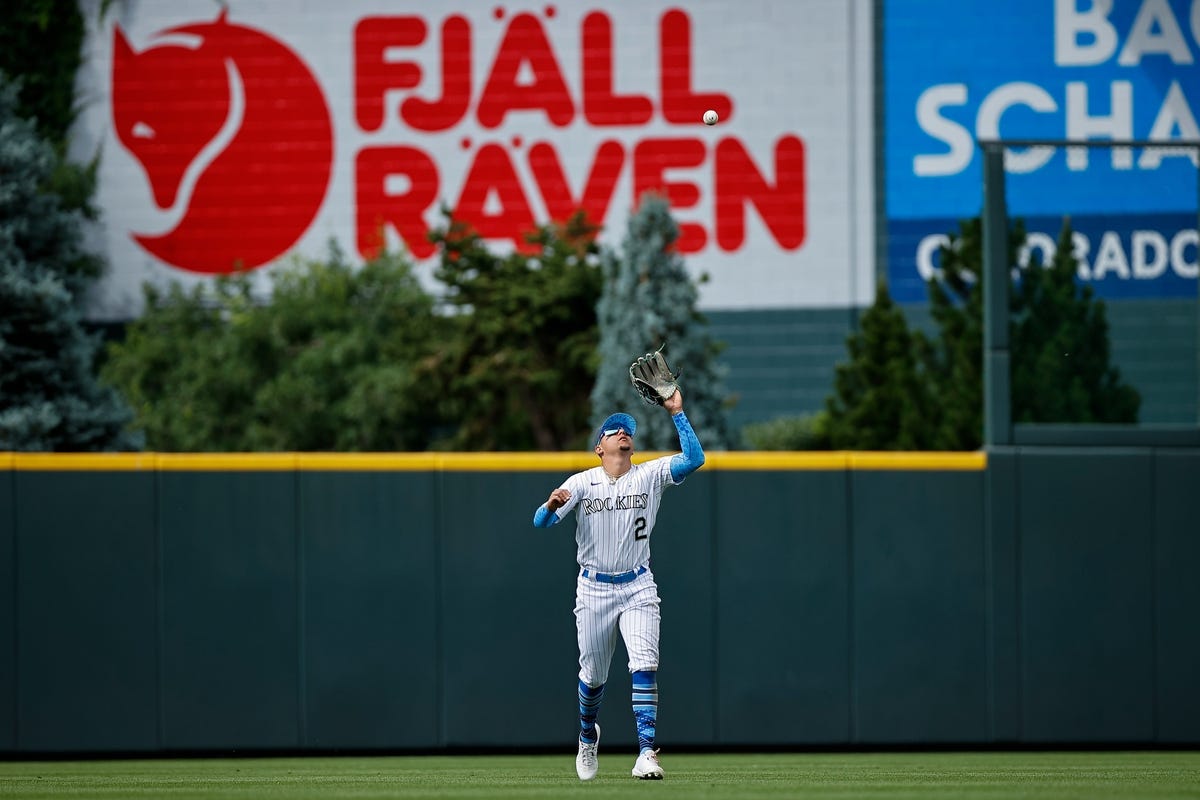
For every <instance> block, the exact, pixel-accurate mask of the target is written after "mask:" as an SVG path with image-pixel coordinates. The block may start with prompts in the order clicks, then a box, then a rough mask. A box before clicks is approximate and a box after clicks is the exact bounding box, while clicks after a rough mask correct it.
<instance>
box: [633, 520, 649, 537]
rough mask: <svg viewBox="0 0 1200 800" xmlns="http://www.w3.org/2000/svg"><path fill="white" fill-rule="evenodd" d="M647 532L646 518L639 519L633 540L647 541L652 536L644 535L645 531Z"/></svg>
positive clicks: (634, 527) (635, 525)
mask: <svg viewBox="0 0 1200 800" xmlns="http://www.w3.org/2000/svg"><path fill="white" fill-rule="evenodd" d="M645 530H646V518H645V517H638V518H637V520H636V521H635V522H634V525H633V538H634V539H645V538H646V537H647V536H649V535H650V534H648V533H643V531H645Z"/></svg>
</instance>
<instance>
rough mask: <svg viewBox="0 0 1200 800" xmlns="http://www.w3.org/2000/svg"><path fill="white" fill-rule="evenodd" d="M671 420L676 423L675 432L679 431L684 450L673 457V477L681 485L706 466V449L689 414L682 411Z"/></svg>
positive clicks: (680, 443)
mask: <svg viewBox="0 0 1200 800" xmlns="http://www.w3.org/2000/svg"><path fill="white" fill-rule="evenodd" d="M671 420H672V421H673V422H674V423H675V430H677V431H679V445H680V446H681V447H682V448H683V452H682V453H679V454H678V455H674V456H671V477H672V478H673V479H674V480H675V482H676V483H679V482H680V481H682V480H683V479H684V478H686V477H687V476H688V475H691V474H692V473H693V472H695V471H696V470H698V469H700V468H701V467H703V466H704V448H703V447H701V446H700V440H699V439H697V438H696V432H695V431H694V430H692V424H691V423H690V422H688V418H687V414H684V413H683V412H682V411H680V412H679V413H678V414H675V415H674V416H672V417H671Z"/></svg>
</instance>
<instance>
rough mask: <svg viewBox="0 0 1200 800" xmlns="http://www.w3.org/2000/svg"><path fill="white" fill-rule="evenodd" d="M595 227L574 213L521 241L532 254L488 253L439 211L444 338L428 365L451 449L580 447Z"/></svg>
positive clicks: (591, 355) (589, 374) (589, 357)
mask: <svg viewBox="0 0 1200 800" xmlns="http://www.w3.org/2000/svg"><path fill="white" fill-rule="evenodd" d="M596 232H597V228H596V227H595V226H594V225H592V224H590V223H589V222H588V221H587V220H586V218H585V217H584V216H583V215H582V214H581V213H580V214H576V215H575V216H574V217H572V218H571V219H570V220H568V221H567V222H565V223H562V224H547V225H543V226H541V227H540V228H539V229H538V230H537V231H535V232H533V233H532V234H531V235H530V241H532V242H533V243H534V244H536V245H537V250H536V252H534V253H532V254H523V253H519V252H513V253H511V254H508V255H504V256H502V255H496V254H494V253H492V252H491V251H489V250H488V249H487V248H486V247H485V245H484V243H483V241H482V239H481V238H480V237H479V235H478V234H477V233H476V232H474V231H473V230H472V229H471V228H470V226H468V225H467V224H466V223H464V222H462V221H460V220H454V219H453V218H452V217H450V215H449V214H447V221H446V225H445V226H444V227H443V228H442V229H440V230H437V231H434V232H433V234H432V238H433V240H434V241H435V242H436V243H437V244H438V246H439V249H440V251H441V254H440V262H439V265H438V268H437V270H436V271H435V276H436V277H437V278H438V279H439V280H440V281H442V282H443V283H444V284H445V285H446V287H447V295H446V298H445V299H446V302H447V303H448V304H449V306H450V308H451V309H452V310H453V312H454V313H453V314H451V321H452V323H453V326H454V327H453V333H452V334H450V335H449V336H448V337H447V338H446V340H445V344H444V347H443V349H442V351H441V352H440V353H439V354H438V356H437V358H436V372H437V374H438V376H439V379H438V382H439V384H440V385H442V386H444V387H445V389H446V391H445V392H444V394H443V395H442V397H443V405H442V414H443V416H444V417H446V418H448V419H452V420H455V421H456V422H457V430H456V431H455V432H454V433H453V434H452V435H451V436H450V437H449V438H448V439H446V440H444V441H443V444H444V446H446V447H449V448H452V449H459V450H509V451H521V450H563V449H577V448H579V447H581V446H583V444H584V441H585V440H586V438H587V435H588V433H587V431H588V396H589V393H590V392H591V389H592V382H593V380H594V375H595V364H596V337H597V333H596V311H595V308H596V301H597V299H598V297H599V296H600V284H601V274H600V270H599V268H598V267H597V265H596V257H597V248H596V244H595V236H596Z"/></svg>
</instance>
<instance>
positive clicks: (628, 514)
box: [555, 456, 676, 574]
mask: <svg viewBox="0 0 1200 800" xmlns="http://www.w3.org/2000/svg"><path fill="white" fill-rule="evenodd" d="M675 483H676V481H675V480H674V479H673V478H672V477H671V456H662V457H661V458H656V459H654V460H653V461H647V462H645V463H642V464H634V465H632V466H631V467H630V468H629V471H628V472H626V473H625V474H624V475H622V476H621V477H619V478H615V479H614V478H610V477H609V475H608V473H606V472H605V471H604V467H602V466H598V467H593V468H592V469H589V470H585V471H583V472H578V473H576V474H574V475H572V476H571V477H570V478H567V480H566V482H565V483H564V484H563V485H562V486H561V487H559V488H562V489H566V490H567V491H568V492H570V493H571V499H570V500H568V501H567V502H566V503H565V504H563V506H562V507H561V508H559V509H558V511H557V512H555V513H557V514H558V516H559V518H563V517H565V516H566V515H567V514H568V513H570V511H571V510H572V509H574V510H575V516H576V523H575V544H576V546H577V555H576V558H577V560H578V561H579V566H581V567H583V568H584V569H588V570H594V571H596V572H602V573H609V574H615V573H620V572H628V571H629V570H631V569H637V568H638V567H640V566H645V565H646V564H647V563H649V561H650V532H651V531H653V530H654V520H655V518H656V517H657V516H658V506H659V503H660V501H661V500H662V493H663V490H664V489H666V487H668V486H673V485H675Z"/></svg>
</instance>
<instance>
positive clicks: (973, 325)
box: [918, 217, 1025, 450]
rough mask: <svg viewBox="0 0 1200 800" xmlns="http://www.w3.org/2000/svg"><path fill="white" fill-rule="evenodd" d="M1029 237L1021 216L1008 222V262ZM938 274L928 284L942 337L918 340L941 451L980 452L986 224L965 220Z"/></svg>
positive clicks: (1014, 259)
mask: <svg viewBox="0 0 1200 800" xmlns="http://www.w3.org/2000/svg"><path fill="white" fill-rule="evenodd" d="M1024 241H1025V228H1024V224H1023V223H1022V222H1021V221H1020V220H1016V221H1015V222H1014V223H1013V224H1011V225H1010V226H1009V233H1008V263H1010V264H1015V263H1016V262H1017V251H1018V249H1019V248H1020V247H1021V245H1022V243H1024ZM940 255H941V271H940V274H939V275H938V276H937V277H936V278H934V279H933V280H930V281H929V282H928V284H927V288H928V291H929V306H930V313H931V316H932V317H933V321H934V323H935V324H936V325H937V330H938V336H937V338H935V339H934V340H932V341H930V340H929V339H927V338H926V337H924V336H923V335H922V336H920V337H919V339H918V347H919V348H920V352H921V357H922V360H923V362H924V365H925V367H926V369H927V370H928V374H929V378H930V381H931V383H932V387H931V391H932V393H933V396H934V398H935V399H936V401H937V404H938V429H937V433H936V434H935V436H934V445H933V446H934V449H937V450H977V449H978V448H979V446H980V445H981V444H982V443H983V289H982V286H981V284H980V281H979V276H981V275H982V274H983V224H982V221H981V219H980V218H979V217H975V218H973V219H966V220H962V221H961V222H960V223H959V230H958V232H957V233H951V234H950V243H949V244H948V245H947V246H944V247H942V249H941V252H940Z"/></svg>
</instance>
